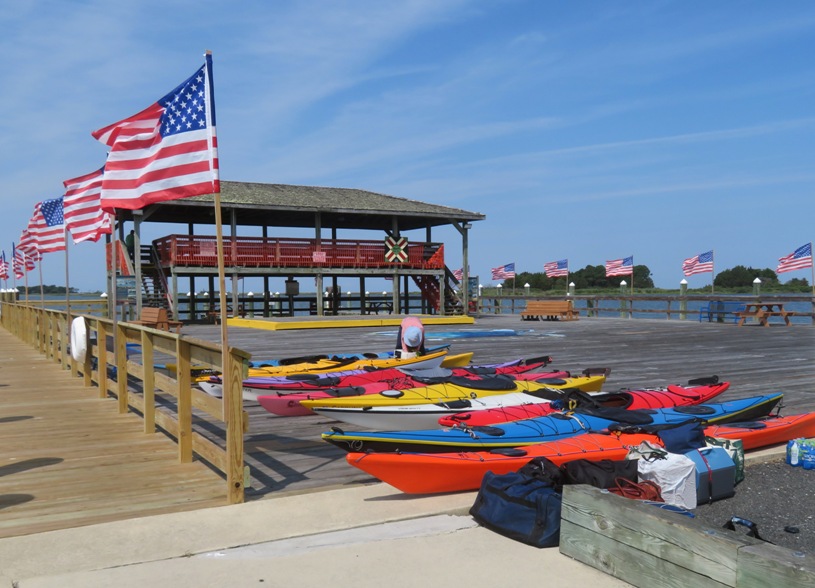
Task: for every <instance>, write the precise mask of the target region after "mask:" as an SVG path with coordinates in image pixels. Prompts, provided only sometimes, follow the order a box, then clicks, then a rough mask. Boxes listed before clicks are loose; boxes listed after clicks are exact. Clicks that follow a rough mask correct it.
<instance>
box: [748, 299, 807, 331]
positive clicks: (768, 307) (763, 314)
mask: <svg viewBox="0 0 815 588" xmlns="http://www.w3.org/2000/svg"><path fill="white" fill-rule="evenodd" d="M736 314H737V315H738V317H739V322H738V325H739V326H742V325H743V324H744V321H745V320H747V319H748V318H751V317H752V318H756V319H758V324H760V325H761V326H764V327H769V326H770V322H769V321H770V317H773V316H780V317H781V318H783V319H784V323H785V324H786V325H787V326H790V316H792V315H793V314H795V313H793V312H791V311H789V310H784V305H783V303H781V302H747V303H746V304H745V305H744V310H742V311H740V312H738V313H736Z"/></svg>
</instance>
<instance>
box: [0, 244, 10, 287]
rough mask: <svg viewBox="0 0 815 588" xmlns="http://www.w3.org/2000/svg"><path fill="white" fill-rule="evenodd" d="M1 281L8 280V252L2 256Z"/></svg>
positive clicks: (0, 264) (0, 263)
mask: <svg viewBox="0 0 815 588" xmlns="http://www.w3.org/2000/svg"><path fill="white" fill-rule="evenodd" d="M0 280H8V262H7V261H6V252H5V251H3V255H2V256H0Z"/></svg>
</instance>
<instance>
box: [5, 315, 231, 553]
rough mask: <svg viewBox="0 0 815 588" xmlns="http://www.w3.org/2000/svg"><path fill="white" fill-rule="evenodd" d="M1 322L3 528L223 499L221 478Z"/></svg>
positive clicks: (21, 531) (42, 526)
mask: <svg viewBox="0 0 815 588" xmlns="http://www.w3.org/2000/svg"><path fill="white" fill-rule="evenodd" d="M143 426H144V425H143V421H142V419H141V418H140V417H139V416H138V415H136V414H133V413H129V414H123V415H122V414H118V411H117V403H116V401H115V400H112V399H110V398H108V399H100V398H99V397H98V388H95V387H94V388H85V387H84V385H83V382H82V379H81V378H74V377H72V376H71V375H70V372H67V371H64V370H63V369H62V368H61V367H60V366H59V364H57V363H54V362H53V361H51V360H48V359H46V358H45V357H44V356H43V355H41V354H40V353H39V352H38V351H37V350H35V349H33V348H31V347H29V346H28V345H27V344H25V343H23V342H21V341H20V340H18V339H17V338H16V337H14V336H13V335H11V334H10V333H9V332H8V331H6V330H5V329H0V537H11V536H18V535H26V534H30V533H38V532H41V531H49V530H54V529H62V528H69V527H79V526H83V525H89V524H94V523H100V522H107V521H113V520H120V519H126V518H135V517H142V516H147V515H153V514H159V513H166V512H178V511H184V510H194V509H199V508H206V507H210V506H223V505H225V504H226V495H225V492H226V486H225V484H226V483H225V481H224V480H223V479H222V478H221V477H220V476H219V475H218V474H217V473H215V472H214V471H212V470H211V469H209V468H208V467H207V466H206V465H204V464H203V463H201V462H193V463H189V464H180V463H178V458H177V450H176V445H175V443H173V442H172V441H171V440H170V439H169V438H167V437H166V436H164V435H163V434H161V433H156V434H150V435H147V434H145V433H144V432H143Z"/></svg>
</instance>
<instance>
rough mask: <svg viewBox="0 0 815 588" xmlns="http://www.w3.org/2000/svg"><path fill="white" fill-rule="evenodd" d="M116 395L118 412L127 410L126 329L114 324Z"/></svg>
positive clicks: (121, 412)
mask: <svg viewBox="0 0 815 588" xmlns="http://www.w3.org/2000/svg"><path fill="white" fill-rule="evenodd" d="M115 339H116V397H117V398H118V401H119V402H118V405H119V414H125V413H126V412H127V404H128V403H127V331H126V330H125V328H124V327H123V326H122V325H121V324H118V325H116V337H115Z"/></svg>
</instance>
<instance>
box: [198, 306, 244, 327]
mask: <svg viewBox="0 0 815 588" xmlns="http://www.w3.org/2000/svg"><path fill="white" fill-rule="evenodd" d="M226 316H227V318H232V317H233V314H232V306H230V305H228V304H227V306H226ZM238 316H240V317H241V318H245V317H246V309H245V308H244V307H243V304H239V305H238ZM207 321H209V322H210V323H213V324H216V325H220V324H221V311H220V310H219V309H217V308H213V309H211V310H208V311H207Z"/></svg>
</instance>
